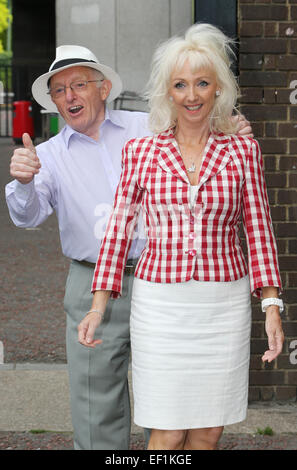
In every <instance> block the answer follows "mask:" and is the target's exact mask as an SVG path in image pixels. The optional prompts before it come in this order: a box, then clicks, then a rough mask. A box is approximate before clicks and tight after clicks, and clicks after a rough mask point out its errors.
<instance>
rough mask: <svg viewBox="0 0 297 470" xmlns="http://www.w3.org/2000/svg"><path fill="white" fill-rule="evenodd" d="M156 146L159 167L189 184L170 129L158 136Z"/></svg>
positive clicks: (155, 140)
mask: <svg viewBox="0 0 297 470" xmlns="http://www.w3.org/2000/svg"><path fill="white" fill-rule="evenodd" d="M154 145H155V146H156V147H157V161H158V165H159V166H160V167H161V168H162V169H163V170H165V171H167V172H168V173H171V174H172V175H174V176H175V177H176V178H180V179H182V180H184V181H185V182H186V183H189V179H188V176H187V173H186V169H185V166H184V162H183V159H182V158H181V155H180V151H179V148H178V145H177V142H176V140H175V138H174V135H173V132H172V130H170V129H169V131H167V132H164V133H162V134H159V135H157V136H156V138H155V139H154Z"/></svg>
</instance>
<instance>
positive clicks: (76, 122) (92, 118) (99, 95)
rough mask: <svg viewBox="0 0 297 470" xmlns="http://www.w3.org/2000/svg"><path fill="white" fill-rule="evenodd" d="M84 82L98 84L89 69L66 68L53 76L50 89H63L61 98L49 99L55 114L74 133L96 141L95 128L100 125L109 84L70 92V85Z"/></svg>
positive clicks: (88, 85) (89, 85) (91, 84)
mask: <svg viewBox="0 0 297 470" xmlns="http://www.w3.org/2000/svg"><path fill="white" fill-rule="evenodd" d="M88 80H98V76H97V74H96V72H95V71H94V70H93V69H91V68H90V67H70V68H69V69H66V70H63V71H62V72H58V73H57V74H55V75H53V77H52V78H51V81H50V89H51V90H55V89H57V88H59V87H64V86H66V87H67V88H66V90H65V93H62V94H61V96H59V97H57V96H54V95H53V96H52V100H53V102H54V103H55V105H56V106H57V108H58V111H59V113H60V114H61V116H62V117H63V118H64V120H65V122H66V123H67V124H68V125H69V126H70V127H72V128H73V129H74V130H76V131H77V132H80V133H82V134H85V135H87V136H89V137H92V138H93V139H95V140H98V138H99V126H100V124H101V123H102V122H103V121H104V117H105V100H106V99H107V97H108V95H109V92H110V90H111V82H110V81H109V80H104V81H102V82H100V81H97V82H91V83H88V84H87V86H86V87H85V88H83V89H82V90H79V91H78V90H72V89H71V88H70V84H72V83H74V82H85V81H88ZM98 85H99V86H100V88H98Z"/></svg>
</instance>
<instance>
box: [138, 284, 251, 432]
mask: <svg viewBox="0 0 297 470" xmlns="http://www.w3.org/2000/svg"><path fill="white" fill-rule="evenodd" d="M250 331H251V297H250V285H249V280H248V276H246V277H244V278H242V279H240V280H238V281H232V282H200V281H195V280H193V279H192V280H190V281H188V282H185V283H177V284H160V283H152V282H147V281H143V280H141V279H137V278H135V280H134V285H133V292H132V308H131V344H132V380H133V382H132V383H133V395H134V421H135V424H137V425H138V426H142V427H146V428H153V429H164V430H165V429H169V430H170V429H171V430H174V429H193V428H204V427H213V426H224V425H227V424H232V423H236V422H240V421H243V420H244V419H245V418H246V412H247V401H248V375H249V358H250Z"/></svg>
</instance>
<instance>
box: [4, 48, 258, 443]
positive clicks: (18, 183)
mask: <svg viewBox="0 0 297 470" xmlns="http://www.w3.org/2000/svg"><path fill="white" fill-rule="evenodd" d="M121 90H122V84H121V79H120V77H119V76H118V75H117V74H116V73H115V72H114V71H113V70H112V69H111V68H110V67H107V66H105V65H103V64H100V63H99V61H98V59H97V58H96V57H95V56H94V54H93V53H92V52H91V51H89V50H88V49H86V48H84V47H80V46H60V47H58V48H57V55H56V59H55V61H54V62H53V63H52V65H51V67H50V69H49V72H48V73H46V74H44V75H42V76H41V77H39V78H38V79H37V80H35V82H34V83H33V86H32V93H33V96H34V98H35V99H36V101H37V102H38V103H39V104H40V105H41V106H43V107H44V108H46V109H47V110H49V111H58V112H59V113H60V114H61V116H62V117H63V118H64V120H65V122H66V126H65V127H64V128H63V129H62V130H61V132H60V133H59V134H58V135H57V136H55V137H53V138H51V139H50V140H49V141H47V142H44V143H42V144H40V145H38V146H37V147H36V149H35V147H34V146H33V144H32V141H31V139H30V137H29V136H28V135H24V137H23V143H24V148H21V149H17V150H15V152H14V154H13V156H12V159H11V176H12V177H13V178H15V180H14V181H12V182H11V183H9V184H8V185H7V186H6V199H7V204H8V207H9V212H10V215H11V218H12V220H13V222H14V223H15V224H16V225H17V226H19V227H32V226H37V225H39V224H41V223H42V222H43V221H44V220H45V219H46V218H47V217H48V216H49V215H50V214H51V213H52V212H53V210H55V211H56V214H57V217H58V223H59V231H60V239H61V245H62V251H63V254H64V255H65V256H67V257H69V258H70V259H71V260H72V261H71V264H70V270H69V275H68V278H67V283H66V290H65V300H64V306H65V310H66V313H67V331H66V346H67V361H68V366H69V381H70V397H71V410H72V422H73V428H74V447H75V449H82V450H91V449H118V450H121V449H128V448H129V438H130V402H129V391H128V381H127V372H128V364H129V354H130V339H129V314H130V298H131V287H132V282H133V275H132V274H133V265H135V260H136V259H137V258H138V256H139V254H140V252H141V250H142V247H143V244H144V241H143V240H141V238H139V237H138V239H137V238H135V240H134V241H133V243H132V246H131V249H130V252H129V259H130V261H129V264H130V265H129V266H127V268H126V271H125V276H124V288H123V296H122V297H121V299H119V300H116V301H110V302H109V305H108V308H107V310H106V313H105V317H104V321H103V323H102V328H101V331H99V333H100V335H101V336H100V337H101V338H102V339H103V343H102V345H101V346H100V347H99V348H97V349H92V350H90V349H88V348H85V347H84V346H82V345H81V344H79V343H78V339H77V327H78V324H79V323H80V321H81V320H82V318H83V317H84V315H85V314H86V313H87V312H88V310H89V309H90V306H91V303H92V296H91V293H90V291H91V281H92V277H93V270H94V263H95V262H96V260H97V256H98V250H99V244H100V240H101V239H102V237H103V234H104V231H105V226H106V222H107V221H108V217H109V213H110V211H111V207H112V203H113V198H114V193H115V190H116V187H117V183H118V181H119V178H120V172H121V149H122V147H123V145H124V143H125V142H126V141H127V140H129V139H131V138H134V137H141V136H145V135H149V134H150V132H149V130H148V127H147V115H146V114H145V113H139V112H128V111H114V110H108V109H107V107H106V103H108V102H111V101H112V100H114V99H115V98H116V97H117V96H119V94H120V93H121ZM241 128H242V130H241V131H240V132H241V133H245V134H248V133H250V132H251V129H250V127H249V123H247V122H246V121H245V120H244V119H242V122H241Z"/></svg>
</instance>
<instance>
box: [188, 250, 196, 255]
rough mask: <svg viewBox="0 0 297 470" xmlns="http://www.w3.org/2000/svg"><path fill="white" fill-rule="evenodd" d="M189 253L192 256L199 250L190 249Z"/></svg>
mask: <svg viewBox="0 0 297 470" xmlns="http://www.w3.org/2000/svg"><path fill="white" fill-rule="evenodd" d="M188 253H189V255H190V256H195V255H196V253H197V251H196V250H189V251H188Z"/></svg>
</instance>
